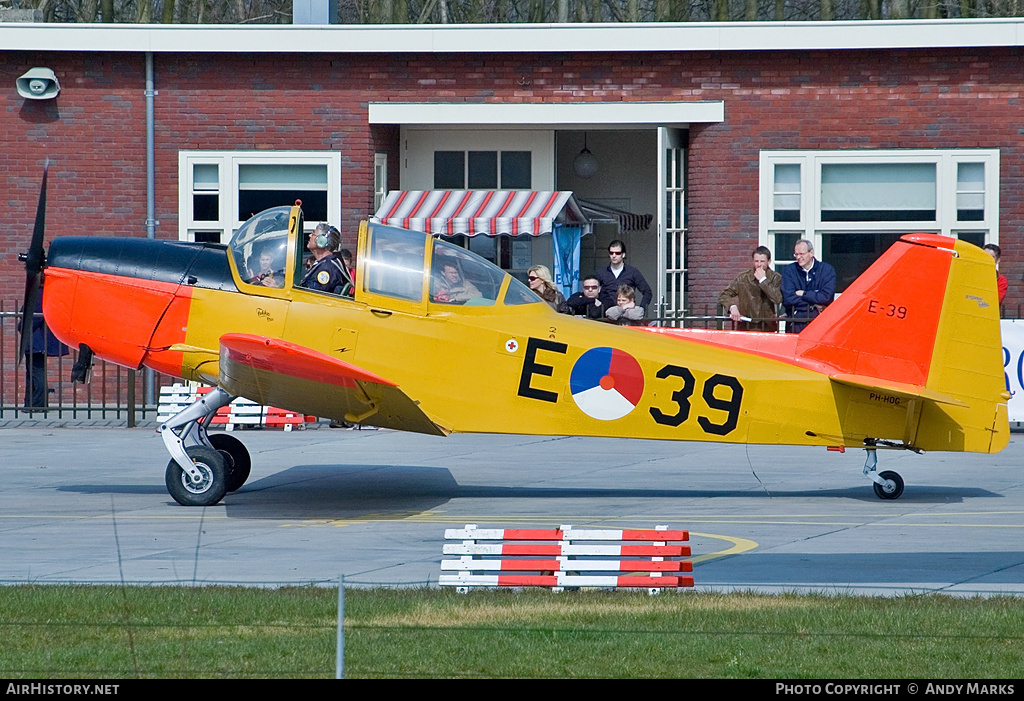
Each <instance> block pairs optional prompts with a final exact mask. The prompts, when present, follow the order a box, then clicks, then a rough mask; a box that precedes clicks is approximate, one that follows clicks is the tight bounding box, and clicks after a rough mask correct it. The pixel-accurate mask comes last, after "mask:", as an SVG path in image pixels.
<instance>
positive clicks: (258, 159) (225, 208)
mask: <svg viewBox="0 0 1024 701" xmlns="http://www.w3.org/2000/svg"><path fill="white" fill-rule="evenodd" d="M178 174H179V178H178V182H179V198H178V207H179V216H178V238H179V239H181V240H184V241H209V242H221V243H227V241H228V240H229V239H230V238H231V235H232V233H233V232H234V231H236V230H237V229H238V228H239V227H240V226H241V225H242V224H243V223H244V222H245V221H246V220H247V219H249V217H251V216H252V215H254V214H257V213H259V212H261V211H263V210H265V209H269V208H271V207H280V206H291V205H292V204H294V203H295V200H302V210H303V214H304V216H305V226H306V229H307V230H312V229H313V227H315V226H316V225H317V223H319V222H321V221H327V222H330V223H332V224H335V225H339V224H340V223H341V222H340V218H341V155H340V154H339V153H335V152H325V151H305V152H301V151H277V152H269V153H265V152H259V153H257V152H245V151H230V152H217V151H181V152H179V154H178Z"/></svg>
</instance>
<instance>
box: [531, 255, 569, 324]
mask: <svg viewBox="0 0 1024 701" xmlns="http://www.w3.org/2000/svg"><path fill="white" fill-rule="evenodd" d="M526 281H527V282H528V283H529V284H530V289H531V290H533V291H534V292H536V293H537V294H538V295H539V296H540V298H541V299H543V300H544V301H545V302H547V303H548V305H550V306H551V308H552V309H554V310H555V311H556V312H560V313H562V314H568V313H569V305H568V304H566V303H565V297H563V296H562V293H561V292H559V291H558V288H557V287H556V286H555V281H554V280H552V279H551V271H550V270H548V267H547V266H546V265H535V266H533V267H532V268H530V269H529V270H528V271H527V273H526Z"/></svg>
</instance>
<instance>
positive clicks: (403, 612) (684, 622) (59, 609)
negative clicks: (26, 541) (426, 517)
mask: <svg viewBox="0 0 1024 701" xmlns="http://www.w3.org/2000/svg"><path fill="white" fill-rule="evenodd" d="M336 606H337V592H336V591H335V590H333V589H328V588H321V587H309V588H283V589H254V588H245V587H219V586H217V587H214V586H211V587H176V586H157V587H125V588H121V587H113V586H67V585H53V586H34V585H31V586H30V585H25V586H10V587H0V636H2V638H0V640H2V645H0V677H4V678H48V679H59V678H65V679H70V678H154V677H156V678H188V679H194V678H228V677H230V678H237V677H245V678H330V677H332V676H333V674H334V654H335V631H336V628H335V626H336V617H337V610H336ZM1022 642H1024V599H1021V598H1015V597H993V598H974V599H964V598H955V597H947V596H939V595H924V596H904V597H894V598H881V597H855V596H843V595H830V596H826V595H796V594H793V595H757V594H742V593H740V594H712V593H702V592H692V591H687V592H682V593H663V594H661V595H658V596H648V595H647V594H646V593H640V592H605V591H583V592H563V593H559V594H554V593H551V592H548V591H518V592H517V591H476V592H471V593H470V594H465V595H460V594H456V593H454V592H452V591H449V590H444V591H442V590H437V589H401V590H394V589H350V590H348V591H347V592H346V612H345V652H346V660H345V672H346V676H347V677H349V678H357V677H417V678H425V677H501V678H512V677H544V678H551V677H575V678H580V677H637V678H651V677H689V678H741V679H747V678H750V679H758V678H767V679H778V678H815V679H817V678H850V679H854V678H866V679H877V678H881V677H884V678H888V679H899V678H935V679H943V678H946V679H949V678H960V679H999V678H1013V677H1016V676H1018V675H1019V672H1020V670H1021V669H1024V645H1022V644H1021V643H1022Z"/></svg>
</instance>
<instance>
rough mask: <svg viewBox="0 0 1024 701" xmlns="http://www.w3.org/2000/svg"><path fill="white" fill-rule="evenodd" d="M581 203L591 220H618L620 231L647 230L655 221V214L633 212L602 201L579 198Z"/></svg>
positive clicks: (581, 207)
mask: <svg viewBox="0 0 1024 701" xmlns="http://www.w3.org/2000/svg"><path fill="white" fill-rule="evenodd" d="M579 205H580V209H582V210H583V213H584V214H585V215H586V217H587V218H588V219H590V221H593V222H596V221H613V222H618V223H619V230H620V231H647V230H648V229H649V228H651V222H653V221H654V215H653V214H633V213H632V212H627V211H626V210H624V209H618V208H616V207H612V206H611V205H607V204H601V203H600V202H591V201H590V200H579Z"/></svg>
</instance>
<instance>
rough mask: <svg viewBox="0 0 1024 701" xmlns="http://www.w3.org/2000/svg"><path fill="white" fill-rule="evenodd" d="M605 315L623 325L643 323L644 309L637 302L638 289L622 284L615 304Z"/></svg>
mask: <svg viewBox="0 0 1024 701" xmlns="http://www.w3.org/2000/svg"><path fill="white" fill-rule="evenodd" d="M605 316H607V317H608V319H609V320H610V321H614V322H615V323H617V324H619V325H621V326H640V325H641V324H643V320H644V310H643V307H638V306H637V304H636V291H635V290H634V289H633V288H632V287H630V286H629V285H622V286H620V287H619V289H618V291H617V292H616V294H615V306H614V307H609V308H608V311H607V312H605Z"/></svg>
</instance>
